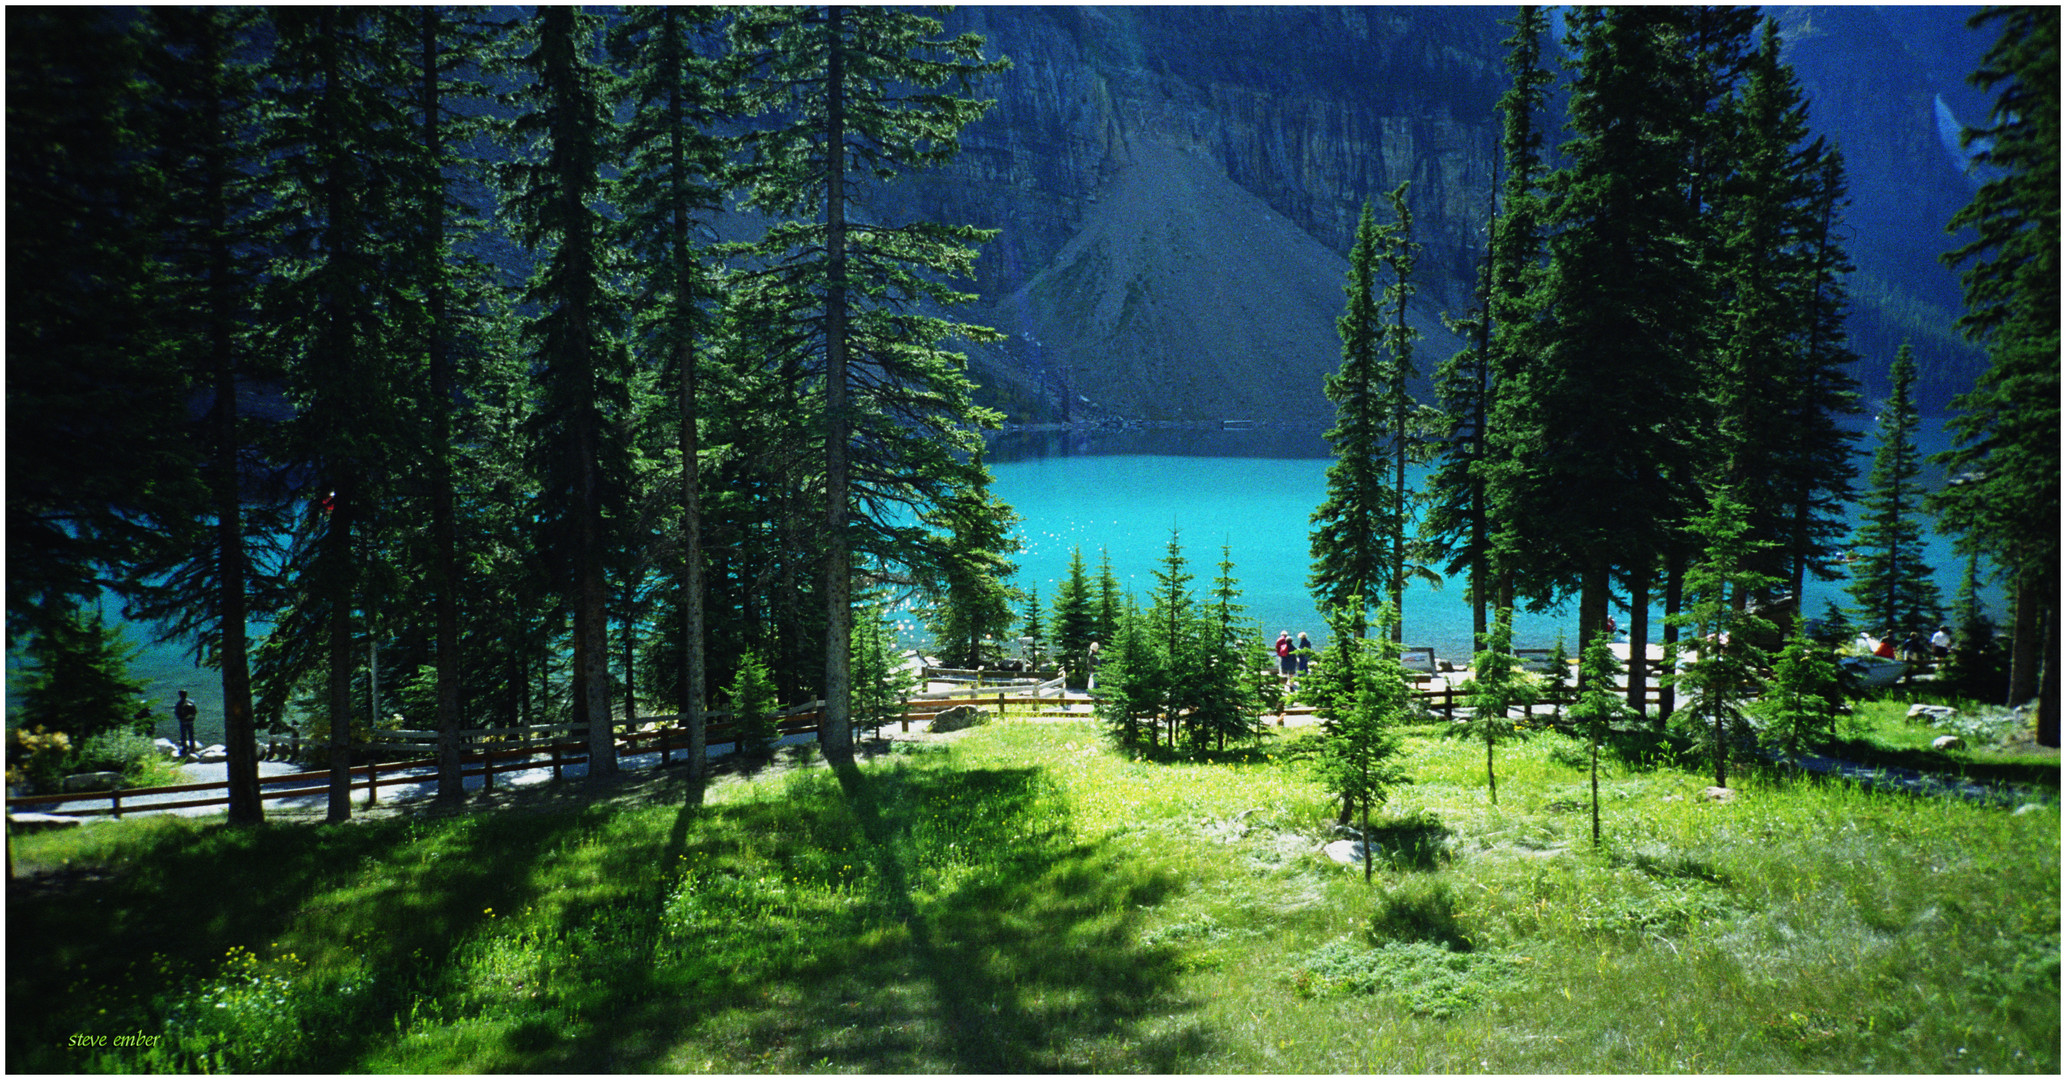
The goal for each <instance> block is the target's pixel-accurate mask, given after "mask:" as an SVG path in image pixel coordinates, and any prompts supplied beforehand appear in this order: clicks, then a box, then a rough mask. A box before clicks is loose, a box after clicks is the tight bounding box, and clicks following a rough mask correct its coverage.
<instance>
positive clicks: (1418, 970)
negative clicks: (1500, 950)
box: [1291, 941, 1520, 1019]
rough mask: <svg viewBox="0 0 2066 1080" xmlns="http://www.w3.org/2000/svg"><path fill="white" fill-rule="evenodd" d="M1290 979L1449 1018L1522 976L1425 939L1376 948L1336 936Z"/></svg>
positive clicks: (1314, 993)
mask: <svg viewBox="0 0 2066 1080" xmlns="http://www.w3.org/2000/svg"><path fill="white" fill-rule="evenodd" d="M1291 981H1292V985H1293V987H1294V989H1296V990H1297V991H1298V992H1299V993H1300V994H1301V995H1303V996H1306V997H1319V996H1323V995H1327V994H1371V995H1375V996H1381V997H1386V998H1390V999H1392V1000H1394V1001H1396V1002H1397V1003H1398V1004H1399V1005H1400V1006H1402V1007H1404V1008H1405V1009H1407V1010H1408V1011H1410V1012H1413V1013H1416V1014H1419V1015H1421V1016H1429V1017H1434V1018H1436V1019H1444V1018H1447V1017H1451V1016H1455V1015H1456V1014H1458V1013H1460V1012H1463V1011H1465V1010H1467V1009H1469V1008H1471V1007H1473V1006H1475V1005H1477V1004H1478V1003H1479V1002H1480V1001H1483V1000H1484V999H1485V998H1486V997H1488V996H1490V995H1491V994H1493V993H1495V992H1498V991H1500V990H1504V989H1507V988H1510V987H1513V986H1515V985H1517V984H1518V983H1519V981H1520V980H1519V977H1518V973H1517V972H1516V971H1515V970H1514V968H1513V965H1511V964H1510V963H1508V962H1507V961H1505V960H1503V959H1502V958H1500V957H1496V956H1491V955H1487V954H1474V953H1460V952H1454V951H1452V950H1449V949H1445V948H1443V947H1442V946H1440V945H1436V944H1433V943H1430V942H1425V941H1417V942H1388V943H1385V944H1382V945H1378V946H1376V947H1374V948H1373V947H1369V946H1365V945H1360V944H1357V943H1355V942H1352V941H1336V942H1332V943H1330V944H1327V945H1323V946H1321V947H1320V948H1318V949H1315V950H1313V951H1312V952H1311V953H1309V954H1307V955H1306V957H1305V958H1304V959H1303V960H1301V961H1300V962H1299V965H1298V967H1297V968H1295V969H1294V970H1293V972H1292V977H1291Z"/></svg>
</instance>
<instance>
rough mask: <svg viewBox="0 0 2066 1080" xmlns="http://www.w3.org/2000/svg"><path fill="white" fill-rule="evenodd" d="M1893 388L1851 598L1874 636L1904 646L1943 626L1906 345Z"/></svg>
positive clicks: (1882, 418)
mask: <svg viewBox="0 0 2066 1080" xmlns="http://www.w3.org/2000/svg"><path fill="white" fill-rule="evenodd" d="M1888 375H1889V377H1890V378H1891V379H1892V388H1891V389H1890V390H1889V391H1888V397H1887V403H1886V405H1885V406H1884V407H1882V408H1881V410H1880V415H1879V449H1878V450H1877V451H1875V452H1874V454H1873V458H1872V475H1871V477H1870V478H1869V480H1870V485H1871V486H1870V487H1869V488H1868V489H1867V491H1866V492H1865V496H1864V498H1863V499H1862V500H1860V504H1859V509H1860V513H1861V514H1862V515H1863V519H1862V520H1861V521H1860V522H1859V525H1858V535H1857V555H1856V558H1855V559H1854V560H1853V561H1852V564H1851V585H1850V593H1851V599H1852V600H1854V601H1856V602H1857V605H1858V612H1859V617H1860V619H1862V620H1863V621H1864V623H1865V627H1866V629H1868V630H1870V631H1872V632H1873V633H1874V635H1875V636H1886V637H1890V638H1893V639H1894V640H1896V641H1899V640H1900V639H1901V637H1902V635H1904V634H1909V633H1914V632H1917V631H1922V632H1923V633H1924V634H1925V635H1927V633H1928V629H1927V628H1929V627H1934V626H1936V625H1937V624H1938V622H1940V621H1942V618H1943V609H1942V607H1941V605H1940V604H1939V601H1938V596H1937V584H1936V581H1935V580H1934V577H1933V575H1932V571H1931V569H1930V567H1929V566H1927V565H1925V564H1924V562H1923V532H1922V523H1921V521H1919V520H1918V517H1919V515H1920V514H1921V513H1922V503H1923V484H1922V477H1921V473H1922V463H1921V460H1920V458H1919V457H1918V456H1917V454H1916V449H1915V429H1916V425H1917V424H1918V423H1919V422H1920V418H1919V417H1918V415H1917V413H1916V411H1915V401H1914V399H1913V397H1912V396H1911V393H1912V390H1913V388H1914V386H1915V356H1914V354H1913V353H1912V352H1911V351H1910V349H1909V347H1908V345H1907V343H1905V342H1904V343H1903V344H1902V346H1901V351H1900V352H1899V353H1897V354H1895V356H1894V364H1893V367H1892V368H1891V369H1890V370H1889V372H1888Z"/></svg>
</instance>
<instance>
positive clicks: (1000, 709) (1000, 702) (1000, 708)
mask: <svg viewBox="0 0 2066 1080" xmlns="http://www.w3.org/2000/svg"><path fill="white" fill-rule="evenodd" d="M997 718H998V719H999V720H1002V719H1004V691H1002V690H999V691H998V692H997Z"/></svg>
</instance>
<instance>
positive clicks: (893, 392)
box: [731, 6, 1005, 762]
mask: <svg viewBox="0 0 2066 1080" xmlns="http://www.w3.org/2000/svg"><path fill="white" fill-rule="evenodd" d="M731 31H732V42H733V47H734V50H735V52H736V54H737V56H738V57H739V62H740V63H741V64H742V65H743V81H742V90H743V92H744V94H745V100H746V104H747V108H748V112H749V113H751V114H752V115H754V116H755V117H756V118H757V119H755V120H753V121H752V122H751V124H750V129H749V131H748V133H747V135H746V137H745V154H744V163H743V172H742V177H743V179H744V183H745V189H746V190H745V197H744V201H745V203H746V205H748V206H749V207H750V208H753V209H757V210H762V211H767V212H770V213H774V214H794V215H799V219H798V220H791V221H788V222H785V223H782V224H778V225H776V226H774V227H772V228H770V229H769V230H768V232H767V234H766V235H765V236H764V237H763V239H762V240H761V241H760V242H759V243H758V244H757V245H756V251H755V255H756V257H757V258H758V259H760V260H762V261H763V264H764V267H765V269H764V270H762V271H760V272H761V273H764V274H766V275H768V276H771V277H773V278H775V279H776V280H778V281H780V282H782V283H784V285H785V286H786V288H787V289H788V290H789V292H788V295H789V296H791V297H792V298H794V299H795V300H797V301H798V303H797V304H796V306H794V307H791V308H789V309H788V310H786V311H785V312H783V313H782V315H783V318H784V319H785V321H786V322H787V323H788V325H790V326H791V327H794V328H795V329H794V330H793V331H791V332H790V334H789V335H788V336H789V337H790V338H791V339H792V340H793V341H794V342H796V343H797V344H796V347H798V348H801V349H803V350H804V351H805V352H807V353H808V354H809V356H810V358H811V360H812V366H813V368H814V369H815V374H816V375H817V377H818V378H819V379H820V380H821V384H822V388H823V399H822V400H823V414H822V415H823V431H824V442H823V455H824V458H823V460H824V463H825V469H824V483H823V492H824V510H825V514H824V519H823V537H824V551H825V555H824V572H823V575H822V584H821V591H822V593H823V597H822V599H823V602H824V610H825V669H824V670H825V682H824V688H823V691H824V698H825V703H826V704H825V712H824V721H823V726H822V729H821V733H820V738H821V741H822V742H823V744H824V746H825V751H826V756H827V757H828V758H829V759H830V760H832V761H834V762H844V761H848V760H851V757H852V738H851V731H850V729H849V718H848V698H849V694H848V689H849V688H848V664H849V660H850V653H851V650H850V637H851V633H850V629H851V625H852V609H851V604H850V600H849V598H850V595H851V592H852V576H853V567H854V555H855V553H856V552H857V551H862V552H870V553H873V554H875V555H877V556H879V557H883V558H885V559H887V560H888V561H891V562H905V563H908V562H910V561H912V560H913V559H914V558H923V557H924V553H923V552H922V551H920V550H918V548H919V547H920V546H921V545H922V544H923V542H924V541H923V530H920V529H913V528H904V527H899V526H896V525H894V524H893V523H892V521H891V515H890V514H888V513H887V512H884V509H883V508H884V507H885V506H886V505H887V504H888V503H891V502H896V503H902V504H906V505H919V506H924V505H929V504H932V503H936V502H937V501H938V500H939V499H940V498H941V497H942V496H943V495H944V493H945V492H946V490H947V489H949V488H950V487H951V486H953V485H954V484H956V483H967V482H968V481H969V479H970V478H969V476H968V473H967V469H966V459H965V457H958V456H957V452H959V453H961V454H965V453H966V452H967V451H968V450H970V449H971V448H972V442H973V440H974V438H975V435H974V434H973V432H972V431H971V430H970V429H971V427H973V426H978V425H985V424H994V423H995V422H996V417H995V415H994V414H992V413H989V412H987V411H985V410H980V409H978V408H976V407H975V406H974V404H973V403H972V400H971V391H972V387H971V384H970V383H969V381H968V378H967V376H966V375H965V374H964V372H963V370H962V368H963V363H964V361H963V359H962V357H960V356H959V355H958V354H956V353H954V352H952V351H950V350H949V349H947V348H946V347H944V345H945V342H946V341H947V340H948V339H949V338H953V337H960V338H962V339H965V340H988V339H991V338H994V336H995V335H994V332H993V331H989V330H986V329H984V328H980V327H975V326H971V325H968V324H961V323H954V322H950V321H948V320H945V319H942V318H939V317H936V316H929V315H922V314H919V313H918V312H917V308H918V307H919V306H920V305H926V306H931V307H933V308H935V309H939V308H946V307H951V306H953V305H955V304H958V303H960V302H962V301H964V300H966V299H967V297H966V296H965V294H962V293H960V292H958V291H956V290H954V289H953V288H951V287H949V285H948V284H947V282H948V281H950V280H952V279H957V278H967V277H968V276H970V273H971V270H972V268H973V263H974V248H973V246H972V245H974V244H977V243H980V242H982V241H983V240H985V239H988V237H989V235H990V234H989V233H987V232H985V231H983V230H978V229H972V228H968V227H965V226H955V225H942V224H934V223H929V222H904V223H898V222H892V221H886V220H882V219H881V218H879V217H877V216H875V215H873V214H871V213H870V212H869V211H868V209H867V208H868V206H869V205H870V203H871V202H872V201H873V200H870V199H869V198H868V195H869V193H870V191H871V190H872V189H873V188H874V187H875V186H876V185H879V184H884V183H888V182H890V181H892V180H893V179H894V178H895V177H896V176H897V175H898V174H900V173H903V172H906V171H909V170H913V169H922V168H928V167H932V166H936V165H939V164H941V163H943V162H946V161H948V160H950V159H952V158H953V157H954V155H955V154H957V153H958V152H959V150H960V139H959V136H960V132H961V129H962V128H963V127H964V126H965V125H967V124H968V123H969V122H971V121H973V120H975V119H976V118H977V117H979V116H981V115H982V114H983V113H984V112H985V111H986V110H987V109H988V108H989V106H990V103H989V102H987V101H982V100H977V99H975V98H973V97H971V96H970V95H971V93H972V92H973V90H974V88H975V86H976V85H977V83H978V81H979V80H980V79H981V78H982V77H983V76H986V75H989V74H993V73H995V72H998V71H1001V70H1003V69H1004V66H1005V65H1004V63H1003V62H1002V61H985V60H984V59H983V57H982V39H981V38H980V37H977V36H975V35H972V34H964V35H961V36H959V37H955V38H944V37H941V36H939V35H940V32H941V26H940V23H939V22H938V21H937V20H935V19H931V18H928V17H925V16H921V15H916V14H912V13H909V12H904V11H900V10H895V9H891V8H855V9H846V8H841V7H837V6H834V7H827V8H823V9H819V8H753V9H747V10H746V11H745V12H743V13H742V14H741V15H740V16H739V17H738V18H736V19H735V20H734V21H733V22H732V23H731ZM857 504H859V506H860V508H861V510H862V512H861V513H860V514H858V515H856V514H855V513H854V512H853V511H854V509H855V507H856V505H857Z"/></svg>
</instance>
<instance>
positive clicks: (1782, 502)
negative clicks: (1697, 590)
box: [1708, 20, 1857, 597]
mask: <svg viewBox="0 0 2066 1080" xmlns="http://www.w3.org/2000/svg"><path fill="white" fill-rule="evenodd" d="M1743 64H1744V68H1745V78H1744V84H1743V89H1742V92H1741V95H1740V97H1739V98H1737V99H1735V100H1733V101H1732V102H1731V103H1730V104H1731V106H1732V108H1731V110H1730V113H1731V116H1730V119H1731V120H1732V121H1733V124H1734V129H1735V130H1734V131H1733V132H1732V133H1731V135H1732V138H1733V140H1734V144H1735V145H1736V147H1737V150H1736V152H1735V153H1734V155H1733V158H1734V171H1733V174H1732V175H1731V176H1729V177H1727V178H1726V181H1725V182H1724V183H1723V184H1722V185H1721V187H1720V188H1719V191H1718V193H1717V195H1716V202H1717V203H1718V207H1717V209H1716V211H1715V213H1714V215H1713V217H1714V218H1715V221H1716V223H1715V226H1714V227H1715V229H1716V230H1717V231H1718V234H1719V235H1718V237H1717V244H1718V247H1719V250H1720V256H1719V258H1720V262H1721V266H1720V278H1721V293H1720V302H1719V304H1718V307H1717V312H1716V314H1717V318H1718V326H1717V331H1716V354H1717V355H1716V359H1715V361H1714V362H1713V364H1712V367H1713V376H1712V377H1711V378H1710V379H1709V380H1708V382H1709V384H1710V385H1711V386H1712V387H1713V395H1714V398H1715V402H1714V415H1715V418H1716V424H1715V429H1714V432H1713V434H1712V436H1711V440H1710V441H1711V446H1712V447H1713V449H1714V451H1715V453H1716V459H1717V462H1716V468H1717V469H1718V471H1719V476H1720V482H1722V483H1725V484H1727V485H1729V487H1730V489H1731V491H1732V492H1733V497H1734V498H1735V499H1736V500H1737V501H1739V502H1741V503H1743V504H1744V505H1745V506H1746V507H1747V508H1748V511H1749V514H1750V518H1749V522H1748V524H1749V527H1750V529H1751V530H1752V531H1753V532H1754V533H1755V534H1756V535H1759V536H1763V537H1767V538H1770V539H1773V540H1775V541H1780V542H1779V543H1777V544H1775V545H1774V546H1773V547H1772V548H1771V549H1769V553H1768V554H1769V556H1770V557H1771V558H1772V559H1773V560H1774V561H1773V564H1772V565H1771V566H1768V567H1764V568H1762V569H1765V570H1767V571H1769V572H1771V573H1773V574H1775V575H1781V576H1784V577H1785V578H1786V579H1788V581H1789V583H1790V584H1791V586H1792V588H1793V590H1794V591H1793V593H1792V595H1794V596H1795V597H1798V596H1799V595H1800V591H1799V590H1800V589H1801V588H1802V587H1803V583H1804V578H1805V575H1806V573H1807V571H1808V568H1809V565H1810V563H1811V562H1812V563H1814V564H1815V566H1816V568H1817V569H1818V570H1822V571H1823V572H1824V573H1825V574H1827V572H1828V571H1827V568H1828V566H1829V563H1830V556H1831V554H1832V553H1833V550H1834V545H1835V543H1836V542H1838V541H1839V540H1840V537H1841V528H1842V520H1843V518H1842V507H1843V503H1844V502H1845V501H1846V499H1847V498H1848V496H1849V494H1850V483H1849V482H1850V480H1851V478H1852V477H1854V476H1855V475H1856V470H1855V468H1853V467H1852V466H1851V464H1850V457H1851V443H1852V441H1853V437H1852V436H1851V435H1850V434H1849V433H1848V432H1846V431H1845V430H1844V429H1843V428H1842V427H1841V426H1840V423H1839V421H1840V419H1841V418H1842V417H1843V416H1846V415H1848V414H1850V413H1853V412H1856V411H1857V396H1856V381H1855V379H1854V378H1853V377H1852V376H1851V375H1850V373H1849V372H1848V370H1847V368H1848V366H1849V361H1850V360H1851V359H1853V357H1852V356H1851V354H1850V353H1849V351H1848V350H1847V349H1845V348H1844V344H1843V329H1842V322H1841V318H1840V313H1839V317H1837V318H1831V317H1830V314H1831V311H1830V306H1829V305H1830V304H1831V303H1832V302H1835V303H1840V302H1841V299H1842V297H1841V288H1842V284H1841V278H1840V276H1839V275H1840V273H1841V272H1842V271H1843V270H1845V269H1847V268H1848V263H1847V261H1846V260H1844V257H1843V251H1842V246H1841V244H1840V243H1839V242H1838V240H1837V238H1836V237H1835V236H1834V235H1833V234H1832V221H1831V218H1832V217H1833V212H1834V204H1835V202H1836V201H1837V200H1838V199H1839V198H1840V197H1841V194H1842V174H1841V165H1840V163H1839V162H1838V160H1837V159H1836V158H1835V157H1834V155H1833V152H1831V151H1829V150H1827V149H1826V148H1825V147H1824V145H1823V144H1822V142H1821V141H1820V140H1816V141H1815V142H1813V143H1812V144H1811V143H1809V141H1808V137H1807V131H1808V127H1807V102H1806V99H1805V96H1804V95H1803V94H1802V92H1801V90H1800V87H1799V85H1798V84H1797V82H1796V81H1795V79H1794V77H1793V73H1792V71H1791V69H1789V68H1788V67H1787V66H1786V65H1785V64H1783V63H1781V62H1780V59H1779V33H1778V28H1777V26H1776V25H1775V24H1774V23H1772V22H1771V21H1770V20H1767V21H1766V22H1765V23H1764V29H1763V36H1762V37H1761V39H1760V41H1759V45H1758V48H1757V50H1756V51H1755V52H1754V53H1752V54H1750V55H1749V56H1748V57H1746V58H1745V60H1744V61H1743Z"/></svg>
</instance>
